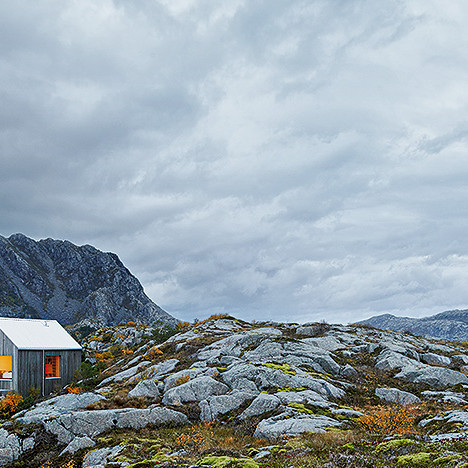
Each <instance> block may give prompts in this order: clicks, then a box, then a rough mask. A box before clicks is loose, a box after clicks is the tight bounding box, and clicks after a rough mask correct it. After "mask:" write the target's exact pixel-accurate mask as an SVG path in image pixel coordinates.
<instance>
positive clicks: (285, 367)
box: [261, 362, 296, 375]
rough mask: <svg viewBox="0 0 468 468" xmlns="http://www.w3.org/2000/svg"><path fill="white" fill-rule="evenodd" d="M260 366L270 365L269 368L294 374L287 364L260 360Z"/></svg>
mask: <svg viewBox="0 0 468 468" xmlns="http://www.w3.org/2000/svg"><path fill="white" fill-rule="evenodd" d="M261 365H262V366H265V367H270V368H271V369H277V370H280V371H281V372H284V373H285V374H288V375H296V371H294V370H292V369H291V366H290V365H289V364H274V363H273V362H262V364H261Z"/></svg>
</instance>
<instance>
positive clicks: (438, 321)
mask: <svg viewBox="0 0 468 468" xmlns="http://www.w3.org/2000/svg"><path fill="white" fill-rule="evenodd" d="M359 323H361V324H364V325H370V326H372V327H376V328H382V329H385V330H395V331H401V332H405V331H409V332H411V333H415V334H417V335H421V336H427V337H428V338H435V339H441V340H460V341H468V310H450V311H446V312H442V313H440V314H436V315H432V316H429V317H423V318H419V319H417V318H411V317H396V316H395V315H391V314H383V315H377V316H375V317H371V318H369V319H367V320H363V321H361V322H359Z"/></svg>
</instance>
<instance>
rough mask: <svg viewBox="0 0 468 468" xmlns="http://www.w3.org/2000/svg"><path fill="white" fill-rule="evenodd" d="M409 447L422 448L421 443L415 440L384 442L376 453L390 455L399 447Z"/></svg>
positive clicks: (377, 448)
mask: <svg viewBox="0 0 468 468" xmlns="http://www.w3.org/2000/svg"><path fill="white" fill-rule="evenodd" d="M408 445H413V446H420V445H422V444H421V442H418V441H417V440H413V439H395V440H389V441H388V442H382V443H381V444H378V445H377V447H376V448H375V453H388V452H391V451H393V450H395V449H397V448H399V447H406V446H408Z"/></svg>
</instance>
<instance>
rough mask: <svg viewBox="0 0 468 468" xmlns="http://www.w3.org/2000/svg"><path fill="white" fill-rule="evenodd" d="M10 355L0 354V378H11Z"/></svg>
mask: <svg viewBox="0 0 468 468" xmlns="http://www.w3.org/2000/svg"><path fill="white" fill-rule="evenodd" d="M11 371H12V357H11V356H0V380H11V376H12V372H11Z"/></svg>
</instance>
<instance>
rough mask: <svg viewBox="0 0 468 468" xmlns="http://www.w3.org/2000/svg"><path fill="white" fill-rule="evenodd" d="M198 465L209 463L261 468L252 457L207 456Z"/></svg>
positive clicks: (230, 467) (227, 467) (231, 467)
mask: <svg viewBox="0 0 468 468" xmlns="http://www.w3.org/2000/svg"><path fill="white" fill-rule="evenodd" d="M197 465H208V466H213V467H214V468H259V464H258V463H257V462H255V461H254V460H252V459H251V458H233V457H205V458H203V460H200V461H199V462H198V463H197Z"/></svg>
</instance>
